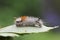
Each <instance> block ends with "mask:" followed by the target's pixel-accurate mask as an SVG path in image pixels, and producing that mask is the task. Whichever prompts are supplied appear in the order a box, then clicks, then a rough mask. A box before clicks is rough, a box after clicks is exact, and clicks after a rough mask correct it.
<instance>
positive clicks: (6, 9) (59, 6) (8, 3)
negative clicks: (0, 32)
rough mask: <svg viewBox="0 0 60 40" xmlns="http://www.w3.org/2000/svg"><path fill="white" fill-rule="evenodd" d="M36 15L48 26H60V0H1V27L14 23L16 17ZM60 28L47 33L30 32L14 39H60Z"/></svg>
mask: <svg viewBox="0 0 60 40" xmlns="http://www.w3.org/2000/svg"><path fill="white" fill-rule="evenodd" d="M23 15H27V16H36V17H40V18H41V19H43V20H44V22H45V25H46V26H48V27H49V26H57V25H59V26H60V0H0V27H4V26H8V25H11V24H13V22H14V20H15V19H14V17H19V16H23ZM59 32H60V28H57V29H54V30H51V31H49V32H46V33H38V34H29V35H24V36H22V37H21V36H20V37H19V38H15V39H14V40H60V38H59V37H60V34H59Z"/></svg>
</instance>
